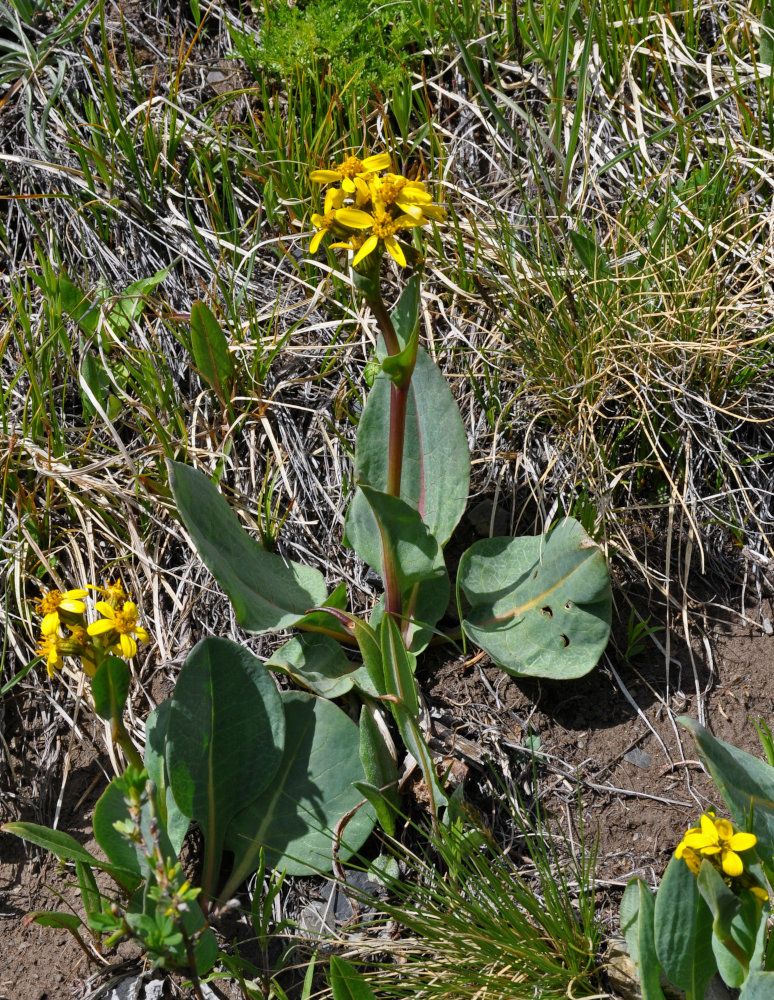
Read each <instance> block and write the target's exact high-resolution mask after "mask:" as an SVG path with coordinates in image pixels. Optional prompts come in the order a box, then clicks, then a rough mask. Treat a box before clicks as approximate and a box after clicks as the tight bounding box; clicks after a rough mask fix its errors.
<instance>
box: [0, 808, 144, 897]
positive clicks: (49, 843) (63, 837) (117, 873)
mask: <svg viewBox="0 0 774 1000" xmlns="http://www.w3.org/2000/svg"><path fill="white" fill-rule="evenodd" d="M0 829H2V830H4V831H5V832H6V833H13V834H15V835H16V836H17V837H22V838H23V839H24V840H29V842H30V843H31V844H36V845H37V846H38V847H43V848H45V850H47V851H51V853H52V854H55V855H56V857H58V858H60V859H61V860H63V861H81V862H83V863H84V864H87V865H91V866H92V867H93V868H99V869H100V870H101V871H103V872H107V873H108V875H111V876H112V877H113V878H114V879H115V880H116V882H118V884H119V885H120V886H122V887H123V888H124V889H126V890H127V891H128V892H133V891H134V890H135V889H136V888H137V886H138V885H139V882H140V879H139V878H138V877H137V873H136V872H135V871H132V870H131V869H130V868H124V867H123V866H121V865H114V864H112V863H111V862H109V861H100V859H99V858H96V857H95V856H94V855H93V854H90V853H89V851H87V850H86V848H85V847H82V846H81V845H80V844H79V843H78V841H77V840H76V839H75V838H74V837H71V836H70V834H69V833H64V831H62V830H52V829H50V828H49V827H47V826H40V825H39V824H38V823H4V824H3V826H2V827H0Z"/></svg>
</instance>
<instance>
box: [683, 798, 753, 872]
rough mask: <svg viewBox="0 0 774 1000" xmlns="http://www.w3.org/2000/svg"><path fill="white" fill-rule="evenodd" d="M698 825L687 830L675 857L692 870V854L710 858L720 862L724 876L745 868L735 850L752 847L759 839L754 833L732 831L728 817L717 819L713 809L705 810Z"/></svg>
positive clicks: (693, 858)
mask: <svg viewBox="0 0 774 1000" xmlns="http://www.w3.org/2000/svg"><path fill="white" fill-rule="evenodd" d="M700 824H701V825H700V826H698V827H697V826H694V827H692V828H691V829H690V830H688V832H687V833H686V834H685V836H684V837H683V839H682V841H681V842H680V844H678V847H677V850H676V851H675V856H676V857H678V858H683V859H684V860H685V863H686V864H687V865H688V867H689V868H690V869H691V871H694V867H693V866H694V864H695V857H699V858H709V859H710V860H711V861H712V862H713V864H716V865H717V861H719V862H720V868H721V870H722V871H723V872H724V873H725V874H726V875H728V876H729V877H730V878H737V877H738V876H739V875H741V874H742V872H743V871H744V862H743V861H742V859H741V858H740V857H739V854H738V853H737V852H739V851H747V850H749V849H750V848H751V847H754V846H755V844H756V843H757V842H758V838H757V837H756V836H755V834H754V833H744V832H742V831H735V830H734V828H733V826H732V825H731V823H729V821H728V820H727V819H716V818H715V814H714V813H713V812H709V813H705V814H704V815H703V816H702V817H701V820H700Z"/></svg>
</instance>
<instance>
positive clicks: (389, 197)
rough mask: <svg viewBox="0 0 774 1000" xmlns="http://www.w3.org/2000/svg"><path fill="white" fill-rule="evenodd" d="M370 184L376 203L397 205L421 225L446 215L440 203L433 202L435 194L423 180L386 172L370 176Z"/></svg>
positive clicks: (383, 206) (384, 205) (377, 204)
mask: <svg viewBox="0 0 774 1000" xmlns="http://www.w3.org/2000/svg"><path fill="white" fill-rule="evenodd" d="M368 186H369V187H370V189H371V197H372V199H373V202H374V205H376V206H378V207H379V208H384V209H387V208H389V207H390V206H391V205H395V206H397V208H399V209H400V210H401V212H403V213H404V214H405V215H410V216H411V218H412V219H415V220H416V222H417V223H419V224H420V225H423V224H424V223H425V222H427V221H428V220H429V219H442V218H443V217H444V215H445V213H444V210H443V209H442V208H441V206H440V205H434V204H433V196H432V195H431V194H430V192H429V191H428V190H427V188H426V187H425V185H424V184H423V183H422V181H410V180H408V178H406V177H402V176H401V175H400V174H385V175H384V176H383V177H373V178H370V179H369V181H368Z"/></svg>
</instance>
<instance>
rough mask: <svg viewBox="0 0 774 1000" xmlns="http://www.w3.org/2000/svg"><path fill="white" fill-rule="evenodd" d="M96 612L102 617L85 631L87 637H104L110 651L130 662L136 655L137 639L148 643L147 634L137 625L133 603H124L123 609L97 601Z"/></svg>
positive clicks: (135, 608) (136, 613)
mask: <svg viewBox="0 0 774 1000" xmlns="http://www.w3.org/2000/svg"><path fill="white" fill-rule="evenodd" d="M96 608H97V611H99V613H100V614H101V615H102V616H103V617H102V618H100V619H99V621H96V622H93V623H92V624H91V625H89V627H88V628H87V629H86V631H87V632H88V634H89V635H92V636H104V638H105V639H106V640H107V642H109V643H110V649H111V650H112V651H113V652H114V653H116V654H117V655H119V656H124V657H126V659H127V660H130V659H131V658H132V657H133V656H136V655H137V641H136V640H137V639H139V640H140V642H147V641H148V638H149V636H148V632H147V631H146V630H145V629H144V628H143V627H142V626H141V625H138V624H137V618H138V611H137V605H136V604H135V603H134V601H125V602H124V605H123V608H121V610H118V609H117V608H113V607H111V605H110V604H108V603H107V601H97V604H96Z"/></svg>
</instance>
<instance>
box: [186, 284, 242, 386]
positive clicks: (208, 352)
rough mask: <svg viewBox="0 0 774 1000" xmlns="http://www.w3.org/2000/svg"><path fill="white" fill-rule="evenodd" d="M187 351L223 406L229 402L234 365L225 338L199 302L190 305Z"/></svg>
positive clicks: (211, 316)
mask: <svg viewBox="0 0 774 1000" xmlns="http://www.w3.org/2000/svg"><path fill="white" fill-rule="evenodd" d="M191 352H192V354H193V359H194V364H195V365H196V367H197V368H198V370H199V374H200V375H201V376H202V378H203V379H204V381H205V382H207V384H208V385H209V386H210V388H211V389H213V390H214V392H215V395H216V396H217V397H218V399H219V400H220V402H221V403H222V404H223V405H224V406H225V405H227V404H228V403H229V402H230V397H231V382H232V381H233V378H234V365H233V364H232V361H231V355H230V354H229V353H228V341H227V340H226V336H225V334H224V333H223V330H222V329H221V326H220V323H218V321H217V320H216V319H215V317H214V316H213V314H212V311H211V310H210V308H209V307H208V306H206V305H205V304H204V303H203V302H194V304H193V306H192V307H191Z"/></svg>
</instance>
